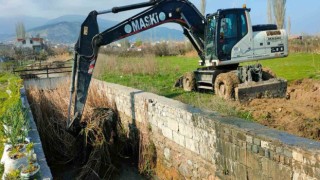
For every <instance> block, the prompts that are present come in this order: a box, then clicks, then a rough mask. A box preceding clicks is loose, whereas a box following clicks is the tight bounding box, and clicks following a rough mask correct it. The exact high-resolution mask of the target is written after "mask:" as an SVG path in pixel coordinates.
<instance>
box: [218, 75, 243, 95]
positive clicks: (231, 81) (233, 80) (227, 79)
mask: <svg viewBox="0 0 320 180" xmlns="http://www.w3.org/2000/svg"><path fill="white" fill-rule="evenodd" d="M238 84H239V79H238V77H237V76H236V74H234V73H221V74H219V75H218V76H217V78H216V81H215V83H214V92H215V94H216V95H217V96H219V97H221V98H224V99H226V100H231V99H234V98H235V91H234V88H235V86H237V85H238Z"/></svg>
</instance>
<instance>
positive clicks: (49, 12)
mask: <svg viewBox="0 0 320 180" xmlns="http://www.w3.org/2000/svg"><path fill="white" fill-rule="evenodd" d="M146 1H147V0H0V12H1V13H0V16H2V17H12V16H19V15H23V16H34V17H43V18H48V19H52V18H56V17H59V16H62V15H67V14H78V15H87V14H88V12H90V11H91V10H105V9H111V8H112V7H114V6H121V5H128V4H132V3H139V2H146ZM191 2H192V3H194V4H195V5H196V6H197V7H199V6H200V0H191ZM243 3H246V4H247V7H249V8H251V9H252V11H251V18H252V22H253V24H263V23H266V22H267V17H266V14H267V13H266V11H267V10H266V9H267V8H266V6H267V5H266V4H267V0H207V13H212V12H215V11H216V10H217V9H222V8H232V7H241V6H242V4H243ZM319 11H320V1H319V0H303V1H302V0H288V1H287V17H289V16H290V18H291V22H292V23H291V24H292V28H291V29H292V32H293V33H301V32H306V33H312V34H315V33H318V32H320V18H318V16H319ZM136 13H137V11H130V12H125V13H119V14H116V15H111V14H110V15H105V16H103V18H105V19H110V20H115V21H120V20H123V19H125V18H127V17H130V16H132V15H134V14H136Z"/></svg>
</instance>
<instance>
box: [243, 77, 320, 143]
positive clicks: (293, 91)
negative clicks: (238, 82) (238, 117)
mask: <svg viewBox="0 0 320 180" xmlns="http://www.w3.org/2000/svg"><path fill="white" fill-rule="evenodd" d="M239 109H240V110H245V111H249V112H251V113H252V116H253V118H254V119H256V120H257V121H258V122H259V123H261V124H263V125H266V126H269V127H272V128H276V129H279V130H284V131H287V132H289V133H292V134H295V135H298V136H301V137H306V138H311V139H315V140H320V81H319V80H312V79H303V80H297V81H294V82H292V83H290V84H289V86H288V90H287V96H286V98H285V99H254V100H252V101H250V102H249V103H247V104H243V105H240V108H239Z"/></svg>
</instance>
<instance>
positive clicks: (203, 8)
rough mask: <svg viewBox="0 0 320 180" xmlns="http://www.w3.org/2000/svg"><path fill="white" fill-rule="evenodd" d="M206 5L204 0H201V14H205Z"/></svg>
mask: <svg viewBox="0 0 320 180" xmlns="http://www.w3.org/2000/svg"><path fill="white" fill-rule="evenodd" d="M206 7H207V2H206V0H201V13H202V15H203V16H205V15H206Z"/></svg>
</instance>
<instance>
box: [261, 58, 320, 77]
mask: <svg viewBox="0 0 320 180" xmlns="http://www.w3.org/2000/svg"><path fill="white" fill-rule="evenodd" d="M260 62H261V64H262V65H263V67H270V68H271V69H272V70H273V72H275V73H276V75H277V76H278V77H282V78H284V79H287V80H288V81H293V80H297V79H303V78H313V79H320V55H319V54H306V53H296V54H289V56H288V57H286V58H279V59H273V60H264V61H260Z"/></svg>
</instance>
